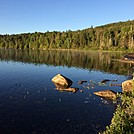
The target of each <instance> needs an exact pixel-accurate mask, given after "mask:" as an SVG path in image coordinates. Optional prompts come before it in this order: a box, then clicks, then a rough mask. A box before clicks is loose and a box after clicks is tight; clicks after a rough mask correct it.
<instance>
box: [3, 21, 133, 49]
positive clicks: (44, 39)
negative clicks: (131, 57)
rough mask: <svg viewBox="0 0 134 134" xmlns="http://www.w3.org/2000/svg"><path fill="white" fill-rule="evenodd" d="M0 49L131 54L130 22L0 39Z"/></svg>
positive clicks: (131, 22)
mask: <svg viewBox="0 0 134 134" xmlns="http://www.w3.org/2000/svg"><path fill="white" fill-rule="evenodd" d="M0 48H16V49H60V48H61V49H101V50H128V49H129V50H134V20H133V21H126V22H118V23H112V24H108V25H104V26H100V27H95V28H93V27H91V28H88V29H84V30H78V31H71V30H68V31H66V32H57V31H54V32H46V33H40V32H35V33H25V34H16V35H0Z"/></svg>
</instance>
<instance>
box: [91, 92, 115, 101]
mask: <svg viewBox="0 0 134 134" xmlns="http://www.w3.org/2000/svg"><path fill="white" fill-rule="evenodd" d="M94 94H95V95H97V96H100V97H104V98H107V99H111V100H114V99H116V98H117V94H116V93H115V92H114V91H112V90H103V91H99V92H94Z"/></svg>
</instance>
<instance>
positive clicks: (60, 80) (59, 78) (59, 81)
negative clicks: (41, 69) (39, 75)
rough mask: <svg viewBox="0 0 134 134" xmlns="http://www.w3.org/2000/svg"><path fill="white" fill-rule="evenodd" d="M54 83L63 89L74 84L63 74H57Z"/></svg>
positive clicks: (53, 79)
mask: <svg viewBox="0 0 134 134" xmlns="http://www.w3.org/2000/svg"><path fill="white" fill-rule="evenodd" d="M52 82H53V83H54V84H56V85H59V86H61V88H63V89H64V88H68V87H70V86H71V85H72V83H73V82H72V81H71V80H70V79H69V78H67V77H65V76H63V75H61V74H57V75H56V76H55V77H53V78H52Z"/></svg>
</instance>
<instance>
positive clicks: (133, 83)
mask: <svg viewBox="0 0 134 134" xmlns="http://www.w3.org/2000/svg"><path fill="white" fill-rule="evenodd" d="M133 89H134V80H126V81H124V82H122V90H123V91H124V92H131V91H132V90H133Z"/></svg>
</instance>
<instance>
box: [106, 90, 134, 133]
mask: <svg viewBox="0 0 134 134" xmlns="http://www.w3.org/2000/svg"><path fill="white" fill-rule="evenodd" d="M133 91H134V89H133ZM133 91H132V92H130V93H123V94H122V95H119V96H120V97H121V101H122V102H121V105H118V107H117V109H116V112H115V113H114V116H113V118H112V121H111V125H110V126H107V127H106V131H105V132H104V134H133V133H134V102H133V101H134V94H133Z"/></svg>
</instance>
